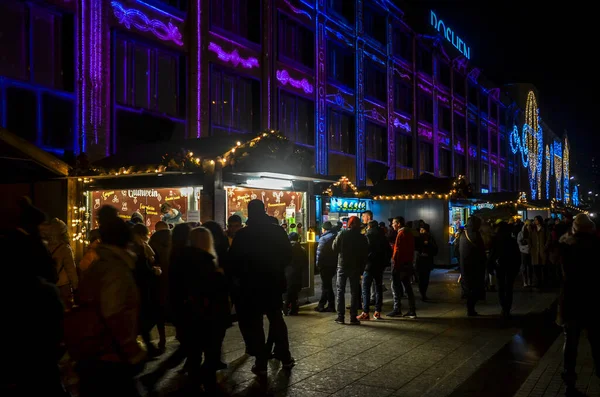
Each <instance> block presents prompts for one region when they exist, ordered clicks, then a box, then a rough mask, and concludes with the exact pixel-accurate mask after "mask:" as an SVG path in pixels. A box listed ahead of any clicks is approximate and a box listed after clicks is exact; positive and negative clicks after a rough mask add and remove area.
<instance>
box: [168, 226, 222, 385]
mask: <svg viewBox="0 0 600 397" xmlns="http://www.w3.org/2000/svg"><path fill="white" fill-rule="evenodd" d="M217 259H218V258H217V253H216V251H215V248H214V243H213V238H212V234H211V232H210V230H209V229H207V228H205V227H197V228H195V229H193V230H192V231H191V232H190V246H188V247H185V248H183V250H182V251H181V253H180V254H179V255H178V256H177V257H176V259H175V261H173V263H171V268H170V280H169V282H170V285H171V304H172V305H173V313H174V322H175V324H176V325H177V328H178V330H177V331H178V338H179V339H180V341H181V343H182V346H183V348H184V349H185V351H186V353H187V362H186V369H187V370H188V372H189V373H190V375H197V376H199V377H200V379H201V381H202V383H203V384H204V387H205V388H206V389H207V391H209V389H210V390H214V387H215V372H216V371H217V370H219V369H223V368H226V365H224V364H223V363H222V362H221V346H222V344H223V338H224V337H225V332H226V329H227V328H228V327H229V326H230V325H231V321H230V311H229V295H228V291H227V281H226V279H225V275H224V274H223V272H222V271H221V270H220V269H219V268H218V267H217ZM203 354H204V363H202V355H203Z"/></svg>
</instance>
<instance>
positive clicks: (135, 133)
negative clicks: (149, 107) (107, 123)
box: [114, 108, 186, 152]
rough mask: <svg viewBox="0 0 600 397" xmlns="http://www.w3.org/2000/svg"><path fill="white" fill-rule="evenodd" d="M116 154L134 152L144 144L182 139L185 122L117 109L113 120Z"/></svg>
mask: <svg viewBox="0 0 600 397" xmlns="http://www.w3.org/2000/svg"><path fill="white" fill-rule="evenodd" d="M114 125H115V137H116V142H115V143H116V147H115V148H114V150H115V151H116V152H122V151H125V150H136V147H137V146H138V145H140V144H145V143H156V142H166V141H169V140H178V139H184V138H185V137H186V133H185V122H184V121H179V120H175V119H173V118H167V117H164V116H162V115H159V114H153V113H150V112H135V111H131V110H130V109H127V108H118V109H117V111H116V116H115V119H114Z"/></svg>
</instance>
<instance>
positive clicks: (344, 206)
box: [329, 197, 369, 213]
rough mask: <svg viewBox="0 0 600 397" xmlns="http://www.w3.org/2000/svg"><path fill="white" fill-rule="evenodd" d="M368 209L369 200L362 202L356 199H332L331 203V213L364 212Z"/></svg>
mask: <svg viewBox="0 0 600 397" xmlns="http://www.w3.org/2000/svg"><path fill="white" fill-rule="evenodd" d="M368 209H369V208H368V202H367V200H360V199H356V198H336V197H332V198H331V200H330V202H329V212H343V213H349V212H363V211H366V210H368Z"/></svg>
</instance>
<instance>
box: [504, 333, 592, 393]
mask: <svg viewBox="0 0 600 397" xmlns="http://www.w3.org/2000/svg"><path fill="white" fill-rule="evenodd" d="M563 342H564V336H563V335H561V336H559V337H558V338H557V339H556V341H555V342H554V344H553V345H552V347H550V349H548V351H547V352H546V354H545V355H544V356H543V357H542V359H541V360H540V362H539V363H538V365H537V366H536V367H535V368H534V370H533V371H532V372H531V374H530V375H529V377H528V378H527V380H526V381H525V382H524V383H523V385H522V386H521V388H520V389H519V391H518V392H517V393H516V394H515V397H554V396H564V395H565V384H564V382H563V381H562V379H561V376H560V375H561V372H562V365H563V357H562V345H563ZM577 375H578V379H577V390H579V391H580V392H583V393H585V395H587V396H589V397H593V396H596V397H600V380H599V379H598V377H596V376H595V374H594V360H593V359H592V352H591V349H590V344H589V342H588V340H587V338H586V337H585V336H584V335H582V337H581V340H580V343H579V355H578V356H577Z"/></svg>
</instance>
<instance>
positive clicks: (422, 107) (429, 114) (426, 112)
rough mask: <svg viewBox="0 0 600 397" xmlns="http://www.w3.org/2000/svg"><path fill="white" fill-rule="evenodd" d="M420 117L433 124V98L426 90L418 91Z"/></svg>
mask: <svg viewBox="0 0 600 397" xmlns="http://www.w3.org/2000/svg"><path fill="white" fill-rule="evenodd" d="M418 101H419V102H418V109H417V110H418V116H419V117H418V118H419V120H423V121H427V122H428V123H431V124H433V100H432V99H431V97H430V96H429V94H426V93H424V92H421V91H419V92H418Z"/></svg>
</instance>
